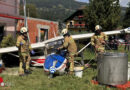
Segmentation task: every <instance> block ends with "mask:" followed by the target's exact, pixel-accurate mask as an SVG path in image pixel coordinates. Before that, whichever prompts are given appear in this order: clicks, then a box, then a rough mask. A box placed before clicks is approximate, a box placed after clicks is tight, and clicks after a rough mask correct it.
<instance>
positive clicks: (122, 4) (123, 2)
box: [76, 0, 130, 7]
mask: <svg viewBox="0 0 130 90" xmlns="http://www.w3.org/2000/svg"><path fill="white" fill-rule="evenodd" d="M76 1H80V2H87V3H88V2H89V0H76ZM128 2H130V0H120V5H121V6H123V7H128V5H127V4H128Z"/></svg>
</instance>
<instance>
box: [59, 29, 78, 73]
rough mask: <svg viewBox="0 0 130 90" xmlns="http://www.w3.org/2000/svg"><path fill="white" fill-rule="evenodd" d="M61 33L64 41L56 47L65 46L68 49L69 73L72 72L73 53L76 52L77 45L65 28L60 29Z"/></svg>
mask: <svg viewBox="0 0 130 90" xmlns="http://www.w3.org/2000/svg"><path fill="white" fill-rule="evenodd" d="M62 34H63V37H64V43H63V45H62V46H61V47H59V48H58V49H63V48H66V49H67V51H68V61H69V63H70V67H69V74H73V71H74V55H75V54H76V52H77V45H76V43H75V41H74V39H73V38H72V37H71V36H70V34H69V33H68V30H67V29H63V30H62Z"/></svg>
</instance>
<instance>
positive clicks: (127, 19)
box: [123, 2, 130, 28]
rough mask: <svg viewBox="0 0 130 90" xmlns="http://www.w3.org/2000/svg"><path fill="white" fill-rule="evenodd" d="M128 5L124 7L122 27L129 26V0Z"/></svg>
mask: <svg viewBox="0 0 130 90" xmlns="http://www.w3.org/2000/svg"><path fill="white" fill-rule="evenodd" d="M128 5H129V7H128V8H127V9H126V14H125V17H124V20H123V27H124V28H127V27H130V2H129V4H128Z"/></svg>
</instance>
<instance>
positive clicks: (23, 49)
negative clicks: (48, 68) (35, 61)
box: [16, 27, 35, 76]
mask: <svg viewBox="0 0 130 90" xmlns="http://www.w3.org/2000/svg"><path fill="white" fill-rule="evenodd" d="M16 47H18V51H19V61H20V63H19V76H24V75H26V74H31V71H30V70H29V66H30V60H31V57H30V52H31V54H35V52H34V51H33V50H32V48H31V46H30V44H29V41H28V37H27V28H26V27H22V28H21V29H20V35H19V36H18V37H17V42H16Z"/></svg>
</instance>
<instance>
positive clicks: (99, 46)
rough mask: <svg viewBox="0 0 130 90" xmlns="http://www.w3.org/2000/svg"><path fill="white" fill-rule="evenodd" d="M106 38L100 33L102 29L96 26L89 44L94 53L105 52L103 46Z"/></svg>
mask: <svg viewBox="0 0 130 90" xmlns="http://www.w3.org/2000/svg"><path fill="white" fill-rule="evenodd" d="M107 40H108V37H107V35H106V34H105V33H103V32H102V27H101V26H100V25H96V27H95V34H94V35H93V36H92V37H91V44H92V45H93V46H94V48H95V50H96V53H103V52H104V51H105V44H106V41H107Z"/></svg>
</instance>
